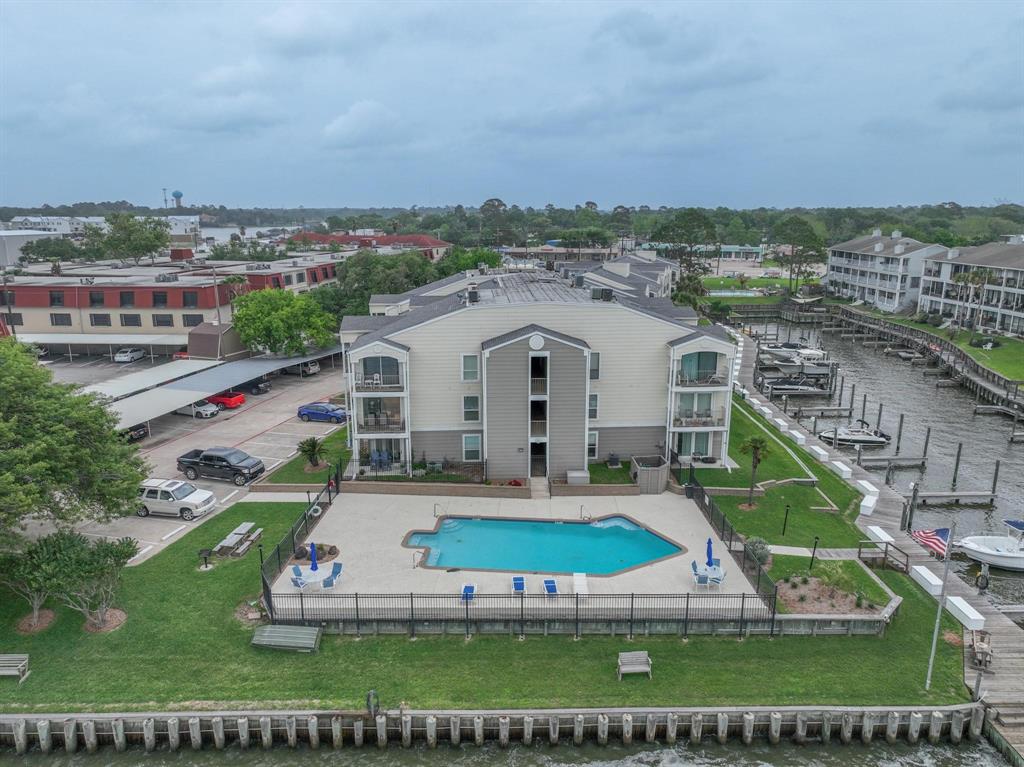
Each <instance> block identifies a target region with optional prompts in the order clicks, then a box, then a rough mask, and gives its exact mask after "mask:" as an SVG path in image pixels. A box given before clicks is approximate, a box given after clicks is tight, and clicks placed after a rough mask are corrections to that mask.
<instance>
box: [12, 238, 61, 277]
mask: <svg viewBox="0 0 1024 767" xmlns="http://www.w3.org/2000/svg"><path fill="white" fill-rule="evenodd" d="M59 236H60V235H59V234H56V233H54V232H49V231H44V230H42V229H21V230H15V229H5V230H3V231H0V268H6V267H10V266H16V265H17V264H18V262H19V261H21V258H22V253H21V248H22V246H23V245H24V244H25V243H26V242H32V241H33V240H43V239H47V238H50V237H59Z"/></svg>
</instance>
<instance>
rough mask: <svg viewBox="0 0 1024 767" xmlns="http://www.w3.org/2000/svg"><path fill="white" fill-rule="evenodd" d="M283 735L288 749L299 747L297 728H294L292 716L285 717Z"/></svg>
mask: <svg viewBox="0 0 1024 767" xmlns="http://www.w3.org/2000/svg"><path fill="white" fill-rule="evenodd" d="M284 734H285V739H286V740H287V741H288V748H295V747H296V746H297V745H299V733H298V727H296V726H295V717H294V716H289V717H285V720H284Z"/></svg>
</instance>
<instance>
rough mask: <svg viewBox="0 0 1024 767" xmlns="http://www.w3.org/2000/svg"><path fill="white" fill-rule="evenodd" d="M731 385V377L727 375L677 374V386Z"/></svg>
mask: <svg viewBox="0 0 1024 767" xmlns="http://www.w3.org/2000/svg"><path fill="white" fill-rule="evenodd" d="M728 383H729V376H728V374H726V373H718V372H714V373H711V372H701V371H698V372H697V374H696V375H693V376H690V375H686V374H685V373H676V377H675V384H674V385H675V386H725V385H726V384H728Z"/></svg>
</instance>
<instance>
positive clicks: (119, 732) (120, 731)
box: [47, 719, 224, 753]
mask: <svg viewBox="0 0 1024 767" xmlns="http://www.w3.org/2000/svg"><path fill="white" fill-rule="evenodd" d="M47 724H49V722H47ZM110 726H111V729H112V730H113V731H114V750H115V751H117V752H119V753H124V752H125V751H127V750H128V739H127V738H125V736H124V720H123V719H115V720H114V721H113V722H111V723H110ZM223 739H224V730H223V728H222V729H221V748H223V747H224V742H223Z"/></svg>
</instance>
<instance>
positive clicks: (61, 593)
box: [49, 531, 138, 628]
mask: <svg viewBox="0 0 1024 767" xmlns="http://www.w3.org/2000/svg"><path fill="white" fill-rule="evenodd" d="M49 537H50V538H53V539H55V540H56V550H57V552H58V556H57V560H56V563H57V575H56V577H55V580H54V591H55V593H56V596H57V598H58V599H59V600H60V601H61V602H63V603H64V604H65V605H67V606H68V607H70V608H71V609H72V610H77V611H78V612H80V613H82V615H84V616H85V619H86V621H87V622H88V623H89V625H91V626H94V627H96V628H103V627H104V626H106V625H107V613H108V612H109V610H110V608H111V607H112V606H113V603H114V599H115V598H116V597H117V590H118V587H119V586H120V585H121V571H122V570H124V567H125V565H127V564H128V561H129V560H130V559H131V558H132V557H134V556H135V554H136V553H137V551H138V544H137V543H136V542H135V540H134V539H132V538H119V539H117V540H113V541H112V540H107V539H105V538H99V539H97V540H96V541H90V540H89V539H88V538H86V537H85V536H84V535H82V534H81V533H76V532H69V531H64V532H58V533H54V534H53V535H52V536H49Z"/></svg>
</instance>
